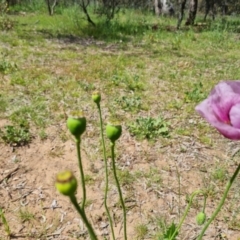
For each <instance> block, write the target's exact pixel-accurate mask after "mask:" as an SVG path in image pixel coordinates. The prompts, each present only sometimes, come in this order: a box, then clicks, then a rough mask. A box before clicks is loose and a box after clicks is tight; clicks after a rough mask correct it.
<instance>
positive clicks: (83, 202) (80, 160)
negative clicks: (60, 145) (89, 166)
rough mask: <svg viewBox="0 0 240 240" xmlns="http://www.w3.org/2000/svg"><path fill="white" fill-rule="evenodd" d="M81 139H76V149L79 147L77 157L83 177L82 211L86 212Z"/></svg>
mask: <svg viewBox="0 0 240 240" xmlns="http://www.w3.org/2000/svg"><path fill="white" fill-rule="evenodd" d="M80 145H81V139H80V138H79V139H76V147H77V157H78V165H79V170H80V175H81V184H82V192H83V196H82V210H83V211H84V212H85V204H86V185H85V178H84V172H83V166H82V159H81V150H80Z"/></svg>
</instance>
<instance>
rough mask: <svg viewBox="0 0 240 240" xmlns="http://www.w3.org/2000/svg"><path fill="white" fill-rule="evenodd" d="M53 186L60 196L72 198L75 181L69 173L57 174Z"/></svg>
mask: <svg viewBox="0 0 240 240" xmlns="http://www.w3.org/2000/svg"><path fill="white" fill-rule="evenodd" d="M55 186H56V188H57V190H58V191H59V192H60V193H61V194H63V195H65V196H72V195H74V193H75V192H76V190H77V180H76V178H75V176H74V175H73V173H72V172H71V171H65V172H61V173H58V174H57V178H56V183H55Z"/></svg>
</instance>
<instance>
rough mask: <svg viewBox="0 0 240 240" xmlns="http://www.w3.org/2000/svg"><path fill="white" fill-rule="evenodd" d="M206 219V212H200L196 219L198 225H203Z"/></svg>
mask: <svg viewBox="0 0 240 240" xmlns="http://www.w3.org/2000/svg"><path fill="white" fill-rule="evenodd" d="M205 220H206V214H205V213H204V212H199V213H198V215H197V217H196V221H197V224H198V225H203V224H204V222H205Z"/></svg>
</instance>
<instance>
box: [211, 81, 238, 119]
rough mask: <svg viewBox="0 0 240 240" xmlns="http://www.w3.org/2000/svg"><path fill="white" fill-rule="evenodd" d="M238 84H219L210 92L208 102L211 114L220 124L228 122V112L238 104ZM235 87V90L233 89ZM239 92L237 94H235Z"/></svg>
mask: <svg viewBox="0 0 240 240" xmlns="http://www.w3.org/2000/svg"><path fill="white" fill-rule="evenodd" d="M237 82H238V84H237V85H236V83H235V84H232V83H231V82H229V81H228V82H221V83H219V84H218V85H216V86H215V88H214V89H213V90H212V92H211V94H210V96H209V101H210V104H211V107H212V109H213V112H214V113H215V115H216V117H217V118H218V119H219V121H221V122H229V121H230V119H229V111H230V109H231V107H232V106H233V105H235V104H237V103H240V86H238V85H240V81H237ZM233 87H235V89H233ZM236 90H239V93H237V92H236Z"/></svg>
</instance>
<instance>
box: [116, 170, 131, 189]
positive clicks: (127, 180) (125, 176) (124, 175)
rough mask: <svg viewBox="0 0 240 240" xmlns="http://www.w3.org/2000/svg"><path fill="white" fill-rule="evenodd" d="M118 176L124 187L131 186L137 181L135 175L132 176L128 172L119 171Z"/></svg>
mask: <svg viewBox="0 0 240 240" xmlns="http://www.w3.org/2000/svg"><path fill="white" fill-rule="evenodd" d="M117 175H118V178H119V181H120V183H121V185H122V186H126V185H128V186H129V185H131V184H132V183H133V182H134V180H135V177H134V175H133V174H131V172H129V171H128V170H118V171H117Z"/></svg>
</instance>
